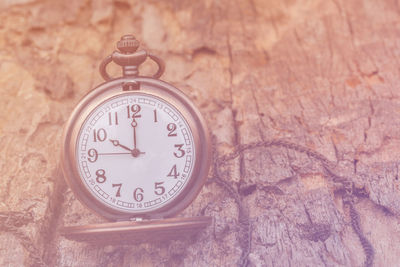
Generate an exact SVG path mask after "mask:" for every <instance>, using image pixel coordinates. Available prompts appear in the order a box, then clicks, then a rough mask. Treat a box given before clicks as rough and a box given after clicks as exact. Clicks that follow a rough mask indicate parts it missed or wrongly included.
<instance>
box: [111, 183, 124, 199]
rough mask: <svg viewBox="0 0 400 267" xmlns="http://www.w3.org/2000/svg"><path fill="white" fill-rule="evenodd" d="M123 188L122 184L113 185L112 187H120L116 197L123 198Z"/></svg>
mask: <svg viewBox="0 0 400 267" xmlns="http://www.w3.org/2000/svg"><path fill="white" fill-rule="evenodd" d="M121 186H122V184H113V185H112V187H118V189H117V193H115V196H116V197H120V196H121Z"/></svg>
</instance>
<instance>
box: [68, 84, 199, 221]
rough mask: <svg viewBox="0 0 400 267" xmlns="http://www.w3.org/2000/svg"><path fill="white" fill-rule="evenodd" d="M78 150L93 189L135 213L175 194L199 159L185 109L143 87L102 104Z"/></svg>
mask: <svg viewBox="0 0 400 267" xmlns="http://www.w3.org/2000/svg"><path fill="white" fill-rule="evenodd" d="M75 153H76V160H77V166H78V172H79V175H80V178H81V179H82V181H83V184H84V185H85V186H86V187H87V189H88V191H89V192H90V193H91V194H92V195H93V196H94V197H95V198H96V199H98V200H100V201H101V202H102V203H104V204H106V205H107V206H109V207H110V208H112V209H115V210H119V211H125V212H133V213H134V212H147V211H152V210H155V209H158V208H160V207H162V206H164V205H166V204H167V203H169V202H170V201H172V200H173V199H175V198H176V197H177V196H178V195H179V194H180V192H182V190H183V189H184V188H185V186H186V185H187V184H188V180H189V179H190V177H191V175H192V171H193V167H194V162H195V146H194V141H193V134H192V131H191V129H190V127H189V125H188V123H187V121H186V120H185V118H184V117H183V116H182V114H181V113H180V112H179V111H178V110H177V109H176V108H175V107H174V106H173V105H171V104H170V103H167V102H166V101H164V100H162V99H161V98H158V97H156V96H153V95H150V94H144V93H138V92H137V93H126V94H122V95H119V96H115V97H112V98H110V99H108V100H106V101H104V102H103V103H101V104H100V105H99V106H97V107H96V108H95V109H94V110H93V111H92V112H91V113H90V114H89V116H88V117H87V118H86V120H85V122H84V123H83V125H82V127H81V129H80V131H79V134H78V140H77V146H76V151H75Z"/></svg>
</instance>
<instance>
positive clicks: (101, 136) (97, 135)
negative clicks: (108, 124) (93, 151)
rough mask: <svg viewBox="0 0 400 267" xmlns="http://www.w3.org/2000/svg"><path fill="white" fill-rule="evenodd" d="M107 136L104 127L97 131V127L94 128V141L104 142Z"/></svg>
mask: <svg viewBox="0 0 400 267" xmlns="http://www.w3.org/2000/svg"><path fill="white" fill-rule="evenodd" d="M106 138H107V132H106V130H104V129H103V128H100V129H98V130H97V131H96V129H94V130H93V142H97V140H98V141H100V142H103V141H104V140H106Z"/></svg>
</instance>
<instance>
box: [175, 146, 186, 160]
mask: <svg viewBox="0 0 400 267" xmlns="http://www.w3.org/2000/svg"><path fill="white" fill-rule="evenodd" d="M175 147H176V148H178V151H177V152H174V156H175V157H177V158H182V157H183V156H184V155H185V150H183V149H182V147H183V144H178V145H175Z"/></svg>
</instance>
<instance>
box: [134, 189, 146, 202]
mask: <svg viewBox="0 0 400 267" xmlns="http://www.w3.org/2000/svg"><path fill="white" fill-rule="evenodd" d="M143 192H144V191H143V189H142V188H140V187H138V188H136V189H135V190H134V191H133V199H135V201H137V202H140V201H142V200H143Z"/></svg>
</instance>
